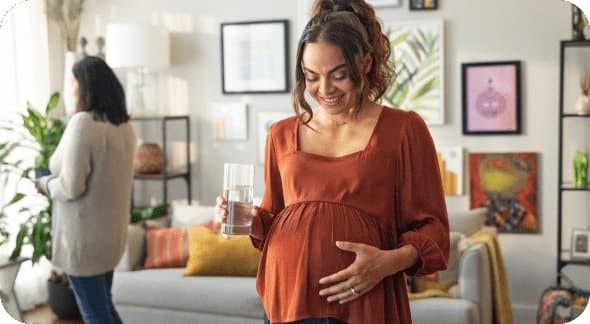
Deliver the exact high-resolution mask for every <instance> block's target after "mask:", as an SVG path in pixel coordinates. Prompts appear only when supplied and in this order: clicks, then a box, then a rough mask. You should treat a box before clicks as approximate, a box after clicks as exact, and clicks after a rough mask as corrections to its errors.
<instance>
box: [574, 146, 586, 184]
mask: <svg viewBox="0 0 590 324" xmlns="http://www.w3.org/2000/svg"><path fill="white" fill-rule="evenodd" d="M573 161H574V187H576V188H584V187H586V185H587V183H588V152H582V151H578V150H576V152H575V153H574V159H573Z"/></svg>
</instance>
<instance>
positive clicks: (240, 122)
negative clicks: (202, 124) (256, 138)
mask: <svg viewBox="0 0 590 324" xmlns="http://www.w3.org/2000/svg"><path fill="white" fill-rule="evenodd" d="M211 115H212V121H213V138H214V139H215V140H222V141H225V140H246V139H248V114H247V105H246V104H245V103H243V102H219V103H213V104H212V105H211Z"/></svg>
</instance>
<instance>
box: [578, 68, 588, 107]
mask: <svg viewBox="0 0 590 324" xmlns="http://www.w3.org/2000/svg"><path fill="white" fill-rule="evenodd" d="M589 92H590V73H588V72H586V73H584V74H583V75H582V76H581V77H580V96H579V97H578V100H577V101H576V112H577V113H578V115H588V114H590V97H588V93H589Z"/></svg>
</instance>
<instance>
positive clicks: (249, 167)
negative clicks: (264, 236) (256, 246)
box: [221, 163, 254, 235]
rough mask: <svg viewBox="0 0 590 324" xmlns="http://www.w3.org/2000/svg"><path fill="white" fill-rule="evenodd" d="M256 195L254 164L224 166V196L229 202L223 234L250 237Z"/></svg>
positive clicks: (229, 164) (228, 164)
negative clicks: (253, 203) (253, 202)
mask: <svg viewBox="0 0 590 324" xmlns="http://www.w3.org/2000/svg"><path fill="white" fill-rule="evenodd" d="M253 195H254V164H236V163H225V164H224V165H223V196H224V198H225V200H226V201H227V218H226V220H225V223H223V224H221V232H222V233H224V234H229V235H249V234H250V227H251V226H252V213H251V210H252V198H253Z"/></svg>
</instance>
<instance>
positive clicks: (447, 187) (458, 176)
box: [436, 146, 463, 196]
mask: <svg viewBox="0 0 590 324" xmlns="http://www.w3.org/2000/svg"><path fill="white" fill-rule="evenodd" d="M436 155H437V158H438V167H439V169H440V176H441V178H442V184H443V189H444V192H445V195H446V196H461V195H463V147H461V146H439V147H437V152H436Z"/></svg>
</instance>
